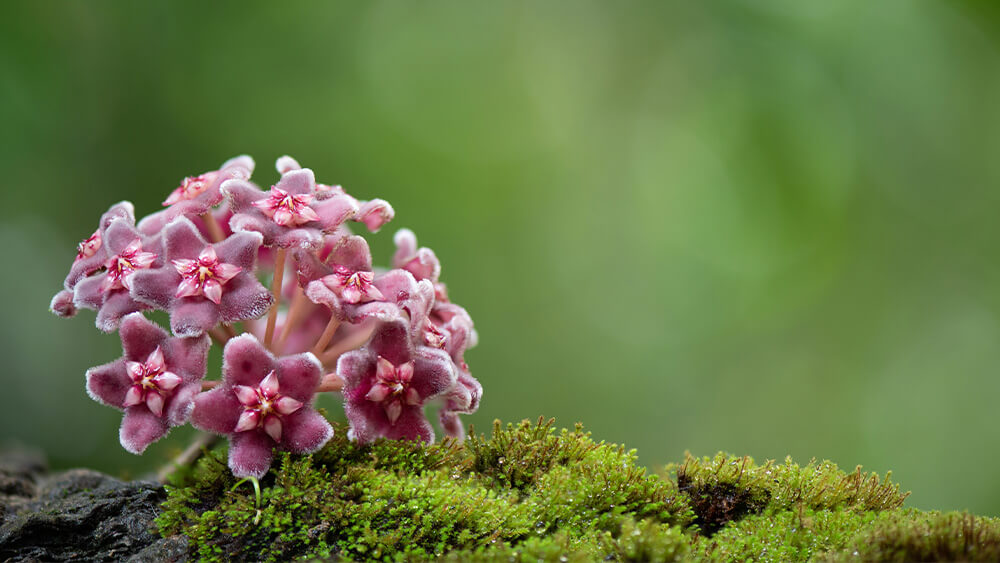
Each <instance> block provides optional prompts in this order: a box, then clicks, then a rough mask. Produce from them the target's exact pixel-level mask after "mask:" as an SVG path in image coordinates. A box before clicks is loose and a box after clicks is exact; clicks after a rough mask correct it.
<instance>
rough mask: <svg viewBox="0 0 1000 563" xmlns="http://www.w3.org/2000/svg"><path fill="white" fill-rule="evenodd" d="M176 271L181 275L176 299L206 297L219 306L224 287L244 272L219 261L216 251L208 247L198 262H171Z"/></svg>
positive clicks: (182, 260)
mask: <svg viewBox="0 0 1000 563" xmlns="http://www.w3.org/2000/svg"><path fill="white" fill-rule="evenodd" d="M171 263H173V265H174V269H175V270H177V273H178V274H180V275H181V283H180V284H178V286H177V293H176V294H175V296H176V297H178V298H181V297H194V296H198V295H204V296H205V297H206V298H207V299H208V300H210V301H212V302H213V303H215V304H216V305H218V304H219V303H220V302H221V301H222V286H223V285H225V284H226V283H228V282H229V280H231V279H233V278H234V277H236V274H239V273H240V272H241V271H243V268H241V267H239V266H236V265H233V264H226V263H224V262H221V261H219V257H218V256H217V255H216V254H215V249H214V248H212V247H211V246H208V247H206V248H205V249H204V250H202V251H201V254H199V255H198V259H197V260H188V259H179V260H171Z"/></svg>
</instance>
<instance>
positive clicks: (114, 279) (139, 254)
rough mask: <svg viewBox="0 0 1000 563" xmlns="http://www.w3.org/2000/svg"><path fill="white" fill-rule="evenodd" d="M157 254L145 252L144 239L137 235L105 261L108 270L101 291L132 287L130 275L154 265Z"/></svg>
mask: <svg viewBox="0 0 1000 563" xmlns="http://www.w3.org/2000/svg"><path fill="white" fill-rule="evenodd" d="M156 258H157V255H156V253H155V252H145V251H143V249H142V239H141V238H140V237H138V236H136V237H135V238H134V239H132V242H130V243H128V245H126V246H125V248H123V249H121V251H119V252H118V254H115V255H114V256H112V257H111V258H108V261H107V262H105V263H104V268H105V269H106V270H107V272H106V273H105V275H104V280H103V281H102V282H101V291H111V290H112V289H131V287H132V284H131V283H130V282H129V280H128V276H130V275H132V274H133V273H135V272H137V271H139V270H145V269H147V268H149V267H150V266H152V265H153V262H155V261H156Z"/></svg>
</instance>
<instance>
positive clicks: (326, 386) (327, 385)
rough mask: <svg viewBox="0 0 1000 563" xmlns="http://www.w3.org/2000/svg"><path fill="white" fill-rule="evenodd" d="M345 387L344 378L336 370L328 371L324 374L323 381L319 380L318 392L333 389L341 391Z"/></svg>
mask: <svg viewBox="0 0 1000 563" xmlns="http://www.w3.org/2000/svg"><path fill="white" fill-rule="evenodd" d="M343 388H344V380H343V378H341V377H340V376H339V375H337V373H336V372H334V373H328V374H326V375H324V376H323V379H322V381H320V382H319V387H317V388H316V392H317V393H327V392H331V391H340V390H342V389H343Z"/></svg>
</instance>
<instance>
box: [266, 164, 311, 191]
mask: <svg viewBox="0 0 1000 563" xmlns="http://www.w3.org/2000/svg"><path fill="white" fill-rule="evenodd" d="M275 187H276V188H278V189H280V190H283V191H285V192H287V193H289V194H292V195H307V194H311V193H312V191H313V188H315V187H316V176H315V175H314V174H313V171H312V170H310V169H308V168H299V169H297V170H289V171H288V172H285V173H284V174H282V175H281V180H280V181H279V182H278V183H277V185H275Z"/></svg>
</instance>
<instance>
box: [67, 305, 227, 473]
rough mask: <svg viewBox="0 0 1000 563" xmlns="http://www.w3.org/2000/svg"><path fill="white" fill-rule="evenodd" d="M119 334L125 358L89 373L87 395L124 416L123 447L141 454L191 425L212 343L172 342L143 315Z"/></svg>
mask: <svg viewBox="0 0 1000 563" xmlns="http://www.w3.org/2000/svg"><path fill="white" fill-rule="evenodd" d="M119 334H120V336H121V341H122V349H123V352H124V354H123V355H122V357H121V358H119V359H117V360H115V361H113V362H111V363H108V364H104V365H102V366H97V367H93V368H90V369H89V370H87V393H88V394H90V396H91V398H93V399H94V400H95V401H98V402H100V403H103V404H105V405H108V406H110V407H114V408H116V409H120V410H124V411H125V417H124V418H123V419H122V425H121V431H120V433H119V438H120V439H121V444H122V447H124V448H125V449H126V450H128V451H130V452H132V453H134V454H140V453H142V452H143V451H144V450H145V449H146V447H147V446H149V444H151V443H153V442H155V441H156V440H159V439H160V438H162V437H163V436H165V435H166V434H167V432H168V431H169V430H170V428H171V427H173V426H179V425H181V424H184V423H185V422H186V421H187V419H188V415H189V414H190V412H191V406H192V402H191V401H192V399H193V398H194V396H195V394H197V393H198V391H199V390H200V389H201V384H200V381H201V379H202V378H203V377H204V376H205V364H206V361H207V358H208V349H209V346H210V345H211V343H210V342H209V339H208V337H207V336H202V337H200V338H173V337H171V336H170V335H169V334H167V332H166V331H165V330H163V329H162V328H160V327H159V326H157V325H156V324H155V323H153V322H150V321H149V320H147V319H146V318H145V317H143V316H142V313H132V314H130V315H127V316H126V317H125V318H124V319H122V322H121V330H120V331H119Z"/></svg>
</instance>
